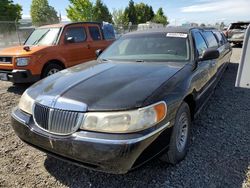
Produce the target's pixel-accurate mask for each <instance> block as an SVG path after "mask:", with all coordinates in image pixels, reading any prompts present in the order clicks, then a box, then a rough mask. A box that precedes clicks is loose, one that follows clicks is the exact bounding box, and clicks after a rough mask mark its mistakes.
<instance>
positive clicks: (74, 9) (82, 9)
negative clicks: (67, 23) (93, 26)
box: [66, 0, 93, 21]
mask: <svg viewBox="0 0 250 188" xmlns="http://www.w3.org/2000/svg"><path fill="white" fill-rule="evenodd" d="M69 1H70V3H71V5H69V7H68V8H67V9H66V11H67V16H68V18H69V19H70V20H71V21H92V20H93V4H92V3H91V2H90V1H89V0H69Z"/></svg>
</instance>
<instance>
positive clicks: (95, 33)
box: [89, 26, 101, 40]
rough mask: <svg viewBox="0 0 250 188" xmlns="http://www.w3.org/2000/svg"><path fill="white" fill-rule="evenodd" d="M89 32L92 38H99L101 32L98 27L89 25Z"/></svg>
mask: <svg viewBox="0 0 250 188" xmlns="http://www.w3.org/2000/svg"><path fill="white" fill-rule="evenodd" d="M89 33H90V36H91V38H92V39H93V40H101V34H100V31H99V28H98V27H95V26H92V27H89Z"/></svg>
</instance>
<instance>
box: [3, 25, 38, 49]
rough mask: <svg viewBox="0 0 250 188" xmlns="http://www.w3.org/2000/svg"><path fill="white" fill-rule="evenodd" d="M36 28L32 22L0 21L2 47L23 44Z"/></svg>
mask: <svg viewBox="0 0 250 188" xmlns="http://www.w3.org/2000/svg"><path fill="white" fill-rule="evenodd" d="M34 29H35V27H33V26H32V24H31V23H30V22H9V21H0V48H6V47H9V46H17V45H20V44H23V43H24V41H25V40H26V39H27V37H28V36H29V35H30V33H31V32H32V31H33V30H34Z"/></svg>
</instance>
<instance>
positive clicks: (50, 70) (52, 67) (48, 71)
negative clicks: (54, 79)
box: [42, 64, 63, 78]
mask: <svg viewBox="0 0 250 188" xmlns="http://www.w3.org/2000/svg"><path fill="white" fill-rule="evenodd" d="M61 70H63V67H62V66H60V65H58V64H49V65H48V66H46V67H45V69H44V71H43V73H42V78H45V77H48V76H50V75H52V74H55V73H57V72H59V71H61Z"/></svg>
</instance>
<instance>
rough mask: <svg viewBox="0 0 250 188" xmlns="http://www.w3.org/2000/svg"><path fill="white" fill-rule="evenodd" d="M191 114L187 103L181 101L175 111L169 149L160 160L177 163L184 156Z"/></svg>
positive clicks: (188, 136)
mask: <svg viewBox="0 0 250 188" xmlns="http://www.w3.org/2000/svg"><path fill="white" fill-rule="evenodd" d="M190 126H191V115H190V109H189V106H188V104H187V103H185V102H183V103H182V104H181V106H180V108H179V109H178V111H177V114H176V118H175V124H174V127H173V132H172V135H171V139H170V144H169V149H168V151H167V153H165V154H163V156H162V157H161V160H163V161H166V162H168V163H171V164H177V163H178V162H180V161H181V160H183V159H184V158H185V156H186V153H187V149H188V144H189V140H190Z"/></svg>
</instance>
